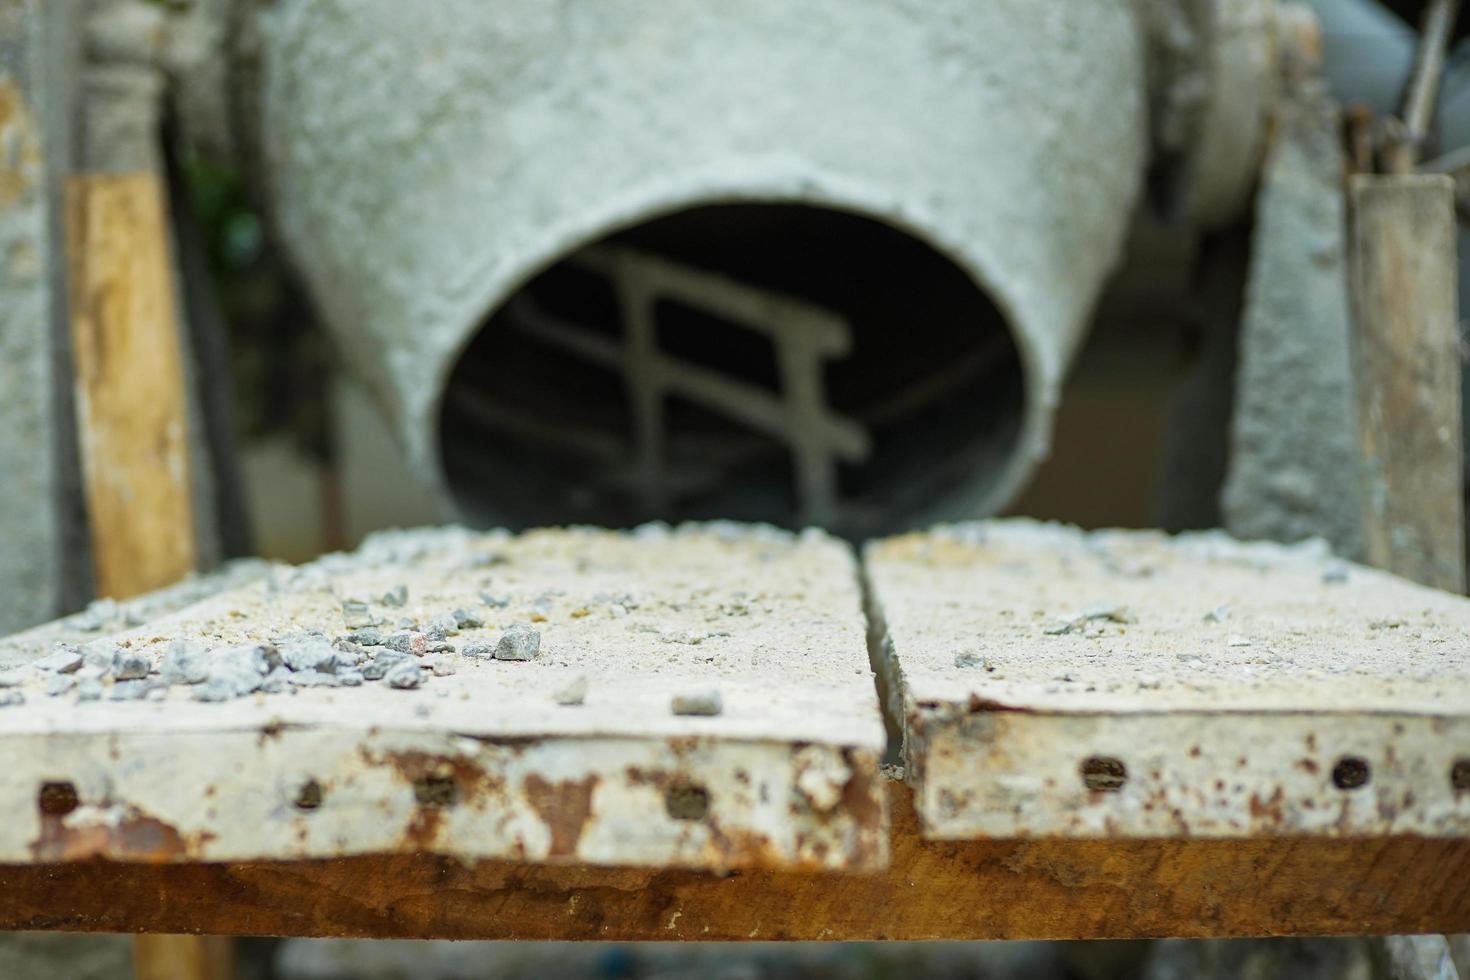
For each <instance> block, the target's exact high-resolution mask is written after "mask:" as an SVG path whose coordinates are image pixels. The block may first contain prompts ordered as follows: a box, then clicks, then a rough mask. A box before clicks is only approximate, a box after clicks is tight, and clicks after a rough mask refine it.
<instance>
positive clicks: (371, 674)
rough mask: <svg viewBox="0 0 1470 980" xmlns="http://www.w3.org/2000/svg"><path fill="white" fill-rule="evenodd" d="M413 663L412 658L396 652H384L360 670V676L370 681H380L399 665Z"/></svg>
mask: <svg viewBox="0 0 1470 980" xmlns="http://www.w3.org/2000/svg"><path fill="white" fill-rule="evenodd" d="M405 663H413V658H412V657H411V656H409V655H408V654H406V653H398V652H397V651H396V650H384V651H383V652H382V653H379V654H378V655H377V657H376V658H374V660H373V662H372V663H370V664H368V665H367V666H366V667H364V668H363V669H362V676H363V677H364V678H366V679H367V680H370V681H377V680H382V679H383V676H384V675H385V674H387V673H388V671H390V670H392V669H393V668H394V667H397V666H399V665H400V664H405Z"/></svg>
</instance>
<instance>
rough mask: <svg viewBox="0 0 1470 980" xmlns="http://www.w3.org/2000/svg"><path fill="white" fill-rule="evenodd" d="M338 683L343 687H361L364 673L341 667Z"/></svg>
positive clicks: (338, 672) (352, 668)
mask: <svg viewBox="0 0 1470 980" xmlns="http://www.w3.org/2000/svg"><path fill="white" fill-rule="evenodd" d="M337 683H339V684H341V685H342V686H343V687H361V686H362V671H360V670H358V669H357V668H355V667H339V668H338V669H337Z"/></svg>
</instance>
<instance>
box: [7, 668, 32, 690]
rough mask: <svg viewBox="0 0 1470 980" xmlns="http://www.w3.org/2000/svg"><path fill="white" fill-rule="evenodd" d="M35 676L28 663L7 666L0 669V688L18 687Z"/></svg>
mask: <svg viewBox="0 0 1470 980" xmlns="http://www.w3.org/2000/svg"><path fill="white" fill-rule="evenodd" d="M35 676H36V672H35V671H34V670H32V669H31V667H30V665H28V664H23V665H21V666H19V667H8V668H6V669H5V670H0V688H7V687H20V686H21V685H22V684H24V683H26V682H27V681H29V680H30V679H31V678H33V677H35Z"/></svg>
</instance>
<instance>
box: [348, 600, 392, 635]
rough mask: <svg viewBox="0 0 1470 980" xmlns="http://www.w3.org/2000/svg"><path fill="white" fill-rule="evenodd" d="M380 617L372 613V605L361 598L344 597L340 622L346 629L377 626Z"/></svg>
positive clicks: (380, 619)
mask: <svg viewBox="0 0 1470 980" xmlns="http://www.w3.org/2000/svg"><path fill="white" fill-rule="evenodd" d="M382 621H383V620H382V618H381V617H379V616H377V615H374V613H373V610H372V607H371V606H369V605H368V604H367V603H366V602H363V601H362V600H361V599H345V600H343V602H342V622H343V623H344V624H345V625H346V626H347V628H348V629H360V628H362V627H366V626H377V625H378V624H380V623H382Z"/></svg>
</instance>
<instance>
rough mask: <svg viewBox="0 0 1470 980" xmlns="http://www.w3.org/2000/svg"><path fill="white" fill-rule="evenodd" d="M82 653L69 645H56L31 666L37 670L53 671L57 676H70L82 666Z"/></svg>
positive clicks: (79, 649)
mask: <svg viewBox="0 0 1470 980" xmlns="http://www.w3.org/2000/svg"><path fill="white" fill-rule="evenodd" d="M82 659H83V658H82V651H81V648H80V647H76V646H73V645H71V644H70V643H58V644H56V646H55V647H53V648H52V650H51V652H50V653H48V654H46V656H44V657H42V658H41V659H40V660H37V661H35V662H34V663H33V664H32V665H31V666H33V667H35V668H37V669H38V670H49V671H54V672H55V673H58V674H70V673H72V672H73V671H75V670H77V669H78V668H80V667H81V666H82Z"/></svg>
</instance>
